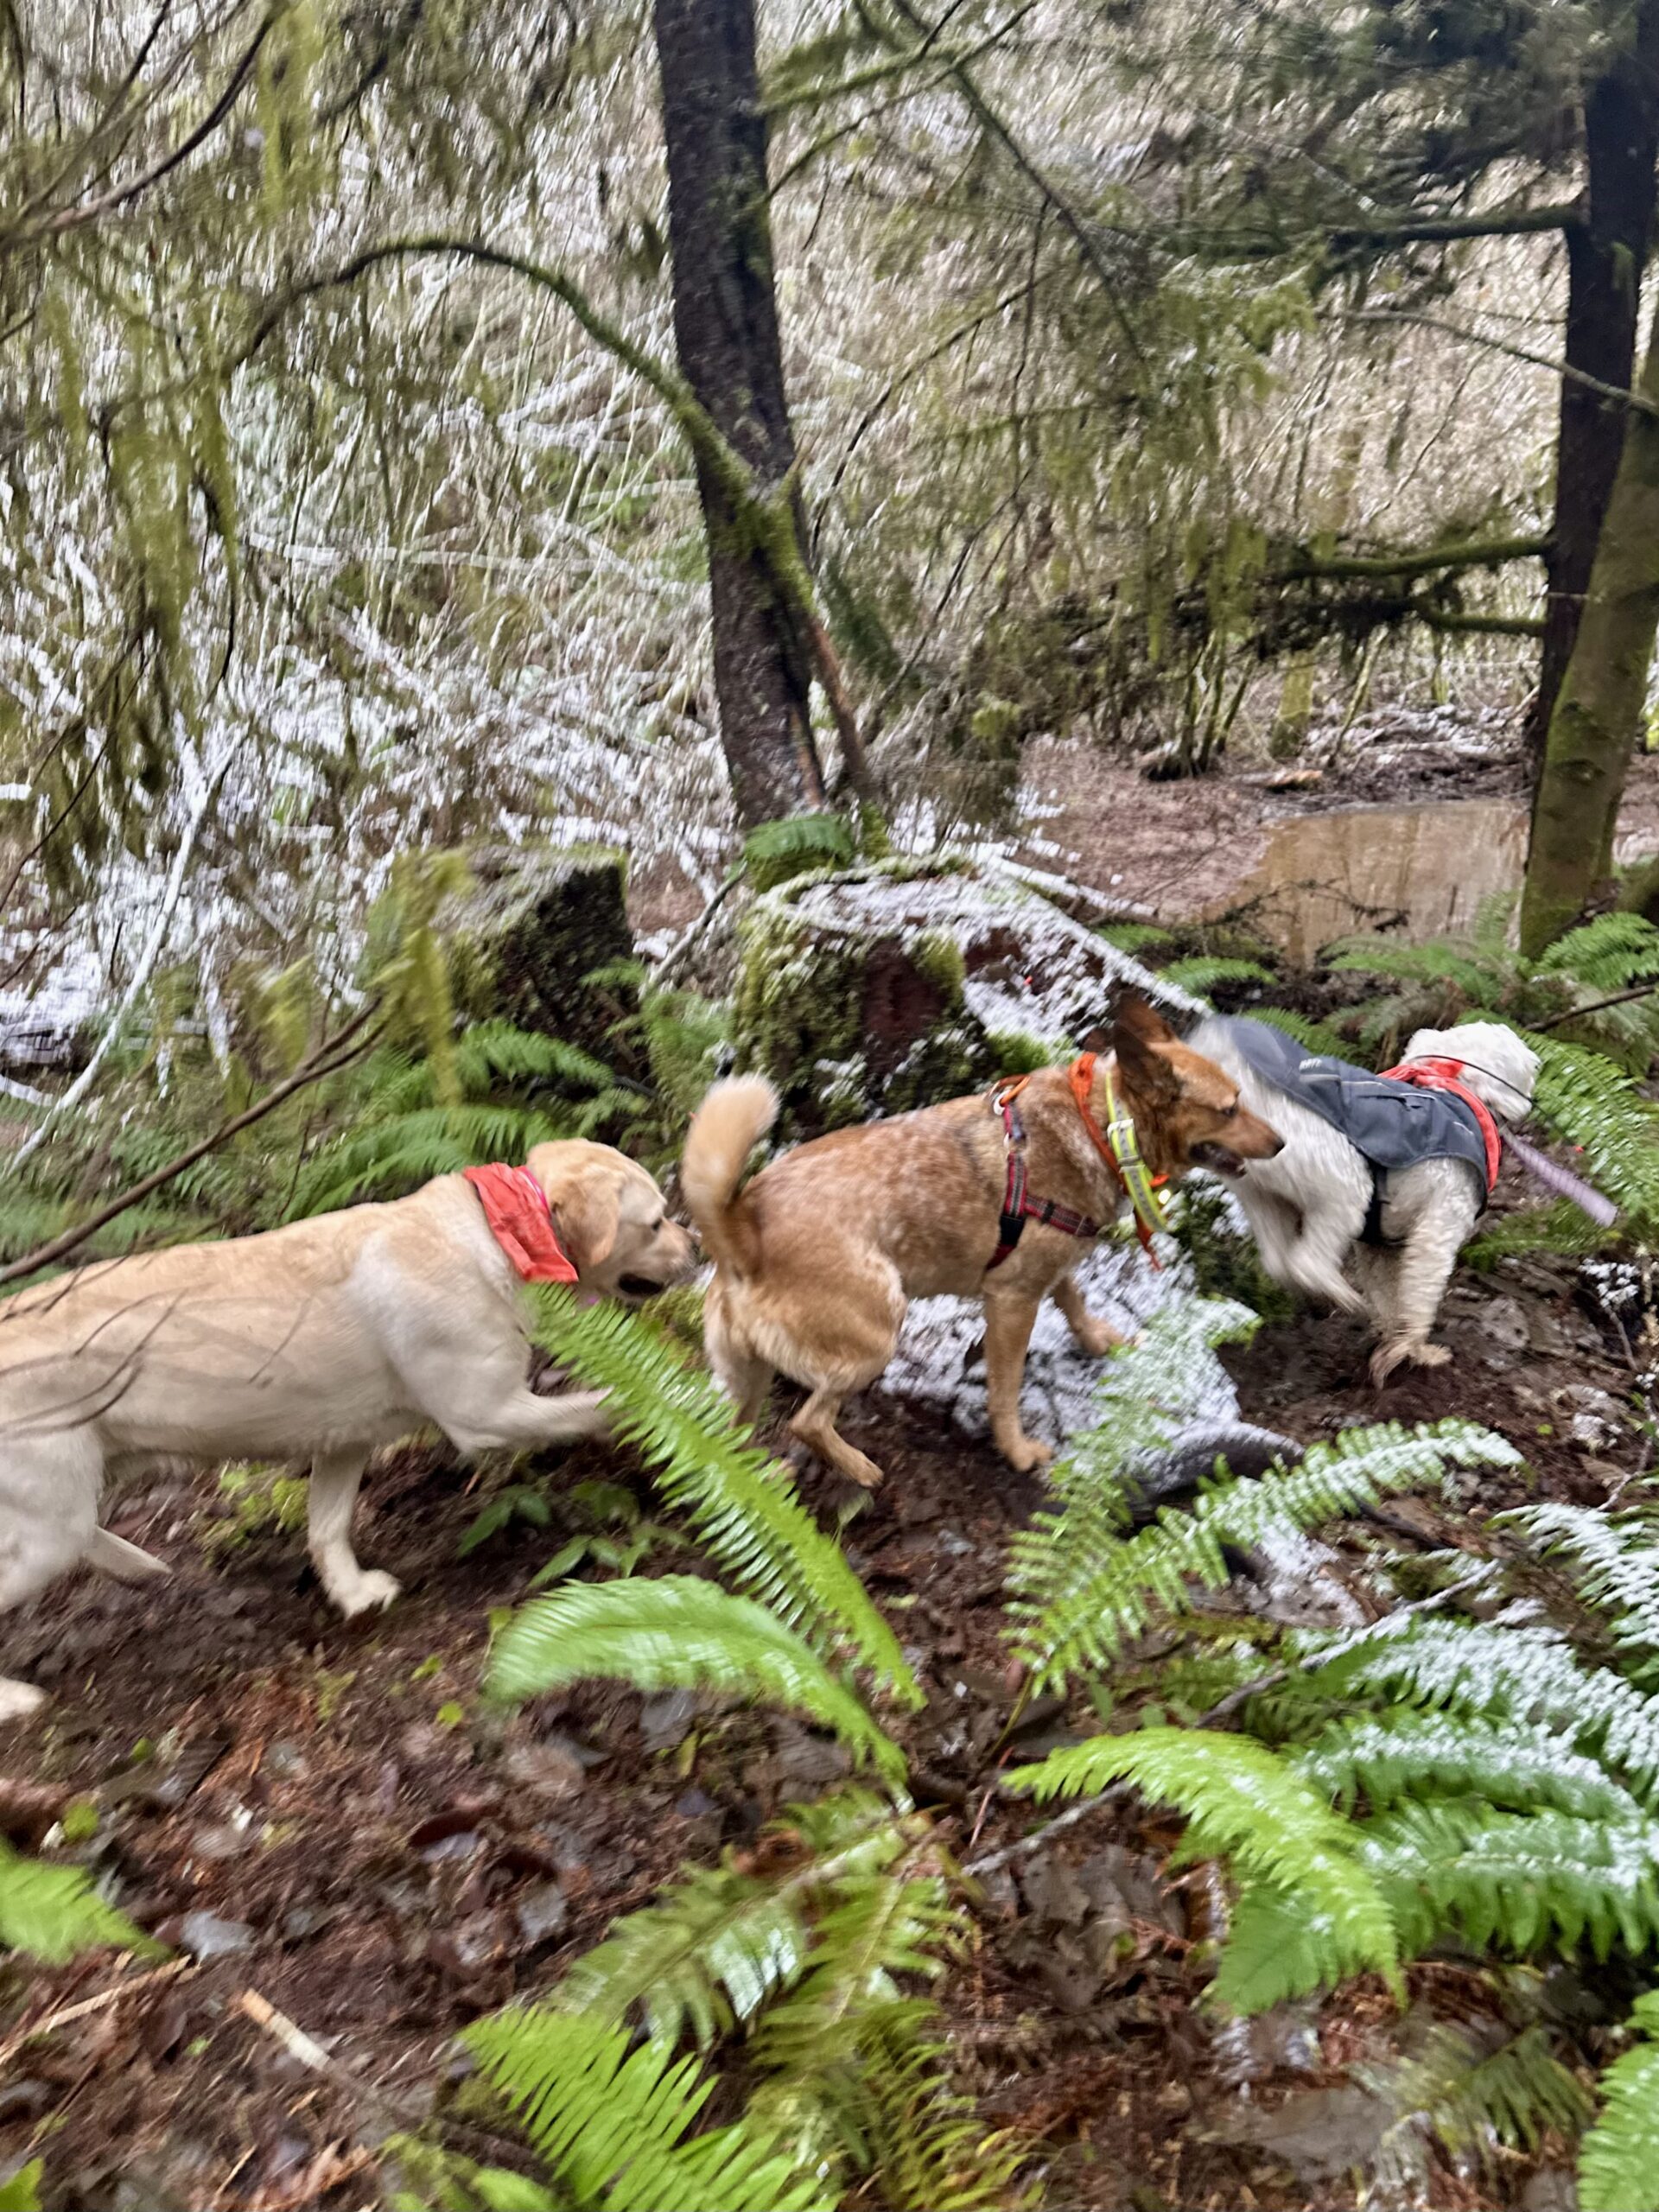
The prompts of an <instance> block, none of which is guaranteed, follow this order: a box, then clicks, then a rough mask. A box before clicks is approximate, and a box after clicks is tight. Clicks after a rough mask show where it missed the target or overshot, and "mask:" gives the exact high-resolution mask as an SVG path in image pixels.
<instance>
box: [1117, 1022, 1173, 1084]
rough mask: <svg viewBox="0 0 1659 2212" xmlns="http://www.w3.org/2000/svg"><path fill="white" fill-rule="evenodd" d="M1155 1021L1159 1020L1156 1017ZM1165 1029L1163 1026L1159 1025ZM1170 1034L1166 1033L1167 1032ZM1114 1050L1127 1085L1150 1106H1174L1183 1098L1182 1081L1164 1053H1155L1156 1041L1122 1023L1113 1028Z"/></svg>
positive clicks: (1132, 1026)
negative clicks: (1173, 1104)
mask: <svg viewBox="0 0 1659 2212" xmlns="http://www.w3.org/2000/svg"><path fill="white" fill-rule="evenodd" d="M1153 1019H1154V1020H1157V1017H1156V1015H1154V1017H1153ZM1158 1026H1159V1028H1160V1030H1163V1024H1162V1023H1161V1022H1160V1023H1159V1025H1158ZM1164 1034H1165V1035H1166V1036H1167V1035H1168V1034H1169V1033H1168V1032H1167V1031H1166V1030H1164ZM1112 1050H1113V1052H1116V1055H1117V1065H1118V1067H1119V1070H1120V1071H1121V1072H1122V1077H1123V1081H1124V1084H1125V1086H1126V1087H1127V1088H1128V1090H1132V1091H1134V1093H1135V1096H1136V1097H1137V1098H1141V1099H1144V1100H1145V1102H1146V1103H1147V1105H1149V1106H1163V1105H1168V1104H1170V1103H1173V1101H1174V1100H1175V1099H1177V1098H1179V1096H1180V1095H1181V1079H1180V1077H1179V1076H1178V1075H1177V1074H1176V1072H1175V1071H1174V1069H1173V1067H1171V1065H1169V1062H1168V1061H1167V1060H1166V1058H1164V1056H1163V1054H1162V1053H1161V1052H1154V1050H1153V1049H1152V1042H1151V1040H1150V1039H1147V1038H1146V1037H1144V1036H1143V1035H1142V1034H1141V1031H1140V1029H1139V1028H1138V1027H1135V1026H1134V1025H1132V1024H1130V1023H1128V1022H1124V1021H1122V1020H1119V1021H1118V1022H1116V1023H1115V1024H1114V1026H1113V1029H1112Z"/></svg>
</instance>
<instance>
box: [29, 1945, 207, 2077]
mask: <svg viewBox="0 0 1659 2212" xmlns="http://www.w3.org/2000/svg"><path fill="white" fill-rule="evenodd" d="M194 1965H195V1961H194V1959H169V1960H168V1961H167V1964H166V1965H165V1966H160V1967H151V1968H150V1970H149V1973H148V1974H135V1975H134V1976H133V1978H132V1980H130V1981H117V1982H111V1985H110V1986H109V1987H108V1988H107V1989H101V1990H99V1993H98V1995H97V1996H96V1997H83V1998H82V1999H80V2000H79V2003H78V2004H74V2005H59V2007H58V2009H57V2011H56V2012H48V2013H46V2014H45V2015H44V2016H43V2017H42V2018H40V2019H38V2020H32V2021H30V2022H29V2023H28V2024H26V2025H25V2026H23V2027H21V2028H19V2029H18V2030H17V2031H16V2034H14V2035H10V2036H8V2037H7V2038H6V2040H5V2042H4V2043H0V2069H3V2068H5V2067H7V2066H9V2065H10V2063H11V2062H12V2060H13V2059H14V2058H16V2056H17V2054H18V2052H19V2051H20V2050H22V2048H23V2046H24V2044H30V2043H33V2042H34V2041H35V2037H37V2036H49V2035H51V2034H52V2033H54V2031H55V2030H57V2029H59V2028H67V2026H68V2024H69V2023H70V2021H71V2020H84V2019H85V2018H86V2017H87V2015H88V2014H89V2013H92V2012H106V2011H107V2010H108V2009H109V2007H110V2006H111V2005H118V2004H119V2003H120V2002H121V1999H123V1998H124V1997H132V1996H135V1995H136V1994H137V1992H138V1991H139V1990H141V1989H149V1988H152V1987H153V1986H155V1984H156V1982H158V1981H171V1980H173V1978H174V1977H175V1975H176V1974H188V1973H189V1972H190V1970H191V1968H192V1967H194Z"/></svg>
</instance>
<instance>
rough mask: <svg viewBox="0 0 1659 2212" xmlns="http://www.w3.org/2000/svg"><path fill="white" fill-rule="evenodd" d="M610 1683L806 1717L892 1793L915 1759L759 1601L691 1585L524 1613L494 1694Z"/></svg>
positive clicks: (536, 1603) (534, 1607)
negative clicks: (685, 1692) (686, 1692)
mask: <svg viewBox="0 0 1659 2212" xmlns="http://www.w3.org/2000/svg"><path fill="white" fill-rule="evenodd" d="M594 1675H600V1676H606V1677H612V1678H615V1679H619V1680H620V1681H627V1682H632V1684H633V1685H634V1687H635V1688H638V1689H642V1690H663V1689H708V1690H713V1691H715V1692H717V1693H718V1694H721V1696H725V1697H731V1698H745V1699H747V1700H752V1701H754V1702H757V1703H764V1704H768V1705H776V1706H782V1707H788V1708H791V1709H792V1710H793V1711H795V1712H798V1713H804V1714H805V1715H806V1716H807V1718H808V1719H810V1720H812V1721H814V1722H815V1723H816V1724H817V1726H819V1727H821V1728H827V1729H829V1730H830V1731H831V1732H833V1733H834V1734H835V1735H836V1736H837V1737H839V1738H840V1739H841V1741H842V1743H843V1744H844V1745H846V1746H847V1748H848V1750H849V1751H850V1752H851V1753H852V1755H853V1758H855V1760H857V1761H858V1762H860V1763H862V1762H863V1761H865V1760H867V1759H868V1761H869V1762H870V1763H871V1764H873V1765H874V1767H875V1768H876V1769H877V1770H878V1771H879V1772H880V1773H881V1774H882V1775H884V1776H885V1777H887V1780H888V1782H889V1783H893V1784H894V1785H896V1784H897V1783H899V1782H900V1781H901V1780H902V1778H903V1776H904V1770H905V1762H904V1755H903V1753H902V1752H901V1751H899V1746H898V1745H896V1744H895V1743H894V1742H893V1739H892V1738H891V1737H888V1736H885V1735H883V1733H882V1732H881V1731H880V1729H879V1728H878V1727H877V1726H876V1725H875V1723H874V1721H873V1720H872V1719H871V1718H870V1716H869V1713H868V1711H867V1710H866V1709H865V1707H864V1706H863V1705H862V1704H861V1701H860V1700H859V1699H858V1698H857V1697H856V1696H855V1694H854V1693H853V1692H852V1691H851V1690H849V1689H848V1688H846V1687H845V1686H844V1685H843V1684H842V1683H841V1682H839V1681H836V1678H835V1677H834V1675H831V1674H830V1673H829V1669H827V1668H826V1667H825V1665H824V1663H823V1661H822V1660H821V1659H820V1658H819V1657H818V1656H817V1653H816V1652H815V1651H813V1649H811V1647H810V1645H809V1644H808V1643H805V1642H804V1639H803V1638H802V1637H799V1636H798V1635H797V1634H796V1633H795V1631H794V1630H792V1629H791V1628H788V1627H786V1626H785V1624H784V1623H783V1622H782V1621H780V1620H779V1618H777V1616H776V1615H775V1614H773V1613H771V1612H768V1611H767V1610H766V1607H765V1606H764V1605H756V1604H755V1602H754V1600H753V1599H752V1598H734V1597H733V1596H732V1595H731V1593H730V1592H728V1591H725V1590H721V1588H720V1587H719V1586H717V1585H716V1584H715V1583H712V1582H699V1581H697V1580H696V1579H695V1578H694V1577H693V1576H690V1575H679V1574H673V1575H662V1576H658V1577H657V1578H656V1579H655V1580H648V1581H647V1580H626V1581H621V1582H603V1583H596V1584H584V1585H578V1586H571V1587H569V1588H567V1589H564V1590H563V1591H561V1592H559V1594H558V1595H557V1596H556V1597H554V1598H538V1599H534V1600H532V1602H531V1604H529V1605H521V1606H520V1607H519V1609H518V1611H517V1612H516V1613H515V1614H514V1615H513V1617H512V1619H511V1620H510V1621H509V1622H508V1623H507V1624H506V1626H505V1628H504V1629H503V1630H501V1633H500V1635H499V1637H497V1638H496V1641H495V1643H494V1646H493V1649H492V1651H491V1654H490V1664H489V1671H488V1675H487V1677H486V1688H487V1689H488V1691H489V1693H490V1694H491V1695H492V1696H493V1697H499V1698H504V1699H508V1700H513V1701H515V1702H522V1701H523V1700H524V1699H525V1698H531V1697H543V1696H545V1695H546V1694H548V1693H549V1692H550V1691H551V1690H557V1689H565V1688H569V1686H570V1684H571V1683H573V1682H578V1681H584V1680H586V1679H588V1677H591V1676H594Z"/></svg>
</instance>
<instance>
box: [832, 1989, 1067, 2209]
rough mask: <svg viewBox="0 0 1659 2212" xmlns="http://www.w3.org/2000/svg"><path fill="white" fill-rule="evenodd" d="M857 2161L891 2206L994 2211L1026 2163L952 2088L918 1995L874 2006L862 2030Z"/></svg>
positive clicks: (932, 2018)
mask: <svg viewBox="0 0 1659 2212" xmlns="http://www.w3.org/2000/svg"><path fill="white" fill-rule="evenodd" d="M864 2050H865V2058H864V2065H863V2078H862V2082H861V2091H862V2097H861V2102H862V2106H863V2110H862V2112H861V2113H860V2115H859V2123H858V2145H857V2148H858V2157H857V2160H856V2163H857V2164H858V2165H859V2166H861V2167H862V2168H864V2169H865V2170H867V2171H870V2172H872V2173H874V2176H875V2177H876V2178H877V2181H878V2183H879V2187H880V2202H882V2203H884V2204H888V2205H891V2206H892V2207H893V2212H998V2208H1006V2207H1007V2206H1008V2205H1009V2204H1010V2203H1011V2202H1025V2201H1028V2200H1027V2199H1025V2198H1024V2197H1023V2196H1014V2195H1013V2192H1014V2189H1015V2177H1016V2175H1017V2173H1018V2171H1019V2168H1020V2164H1021V2163H1022V2161H1023V2155H1024V2154H1023V2153H1022V2152H1021V2151H1020V2148H1019V2145H1017V2143H1016V2142H1014V2140H1012V2139H1010V2138H1009V2137H1007V2136H1006V2135H988V2134H987V2133H986V2132H985V2129H984V2126H983V2124H982V2122H981V2121H980V2120H977V2119H976V2116H975V2113H974V2108H973V2106H972V2105H971V2103H970V2102H969V2100H968V2099H967V2098H966V2097H964V2096H963V2095H962V2094H960V2092H959V2091H957V2090H956V2089H955V2088H953V2087H952V2086H951V2082H950V2050H949V2046H948V2044H947V2043H946V2040H945V2037H944V2032H943V2031H942V2028H941V2025H940V2024H939V2019H938V2013H937V2012H936V2011H935V2009H934V2007H933V2006H932V2005H928V2004H925V2003H922V2002H919V2001H917V2000H913V1999H912V2000H911V2001H909V2002H905V2001H903V2000H893V2001H890V2002H888V2003H887V2004H885V2005H880V2006H878V2007H877V2008H876V2009H875V2011H874V2013H873V2016H872V2018H871V2021H870V2024H869V2027H868V2031H867V2032H866V2035H865V2037H864Z"/></svg>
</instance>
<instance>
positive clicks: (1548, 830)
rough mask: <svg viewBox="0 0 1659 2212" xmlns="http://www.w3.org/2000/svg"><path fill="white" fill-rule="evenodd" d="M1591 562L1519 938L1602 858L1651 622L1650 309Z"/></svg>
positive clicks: (1551, 931)
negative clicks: (1633, 396) (1634, 399)
mask: <svg viewBox="0 0 1659 2212" xmlns="http://www.w3.org/2000/svg"><path fill="white" fill-rule="evenodd" d="M1636 388H1637V392H1638V394H1639V395H1640V396H1641V397H1643V398H1645V399H1646V400H1648V401H1649V402H1650V403H1651V404H1652V405H1653V407H1654V408H1655V410H1656V411H1655V412H1653V413H1649V412H1648V411H1647V410H1643V409H1637V408H1631V409H1630V410H1627V415H1626V423H1625V431H1624V450H1623V452H1622V453H1621V454H1620V456H1619V463H1618V474H1617V475H1616V476H1615V477H1614V479H1613V488H1612V492H1611V495H1610V497H1609V499H1608V501H1607V513H1606V517H1605V520H1604V521H1603V523H1602V526H1601V537H1600V542H1599V544H1598V546H1597V548H1596V557H1595V563H1594V565H1593V566H1592V569H1591V571H1590V582H1589V588H1588V590H1587V592H1586V594H1585V601H1584V609H1583V613H1582V614H1581V616H1580V621H1579V629H1578V636H1577V638H1576V639H1575V640H1574V643H1573V653H1572V658H1571V659H1570V660H1569V661H1568V663H1567V672H1566V674H1565V676H1564V677H1562V680H1561V688H1560V694H1559V696H1557V699H1556V702H1555V710H1554V713H1553V714H1552V715H1551V716H1550V719H1549V736H1548V742H1547V743H1546V746H1545V748H1544V760H1543V766H1542V770H1541V774H1540V776H1539V779H1538V788H1537V791H1536V794H1535V798H1534V802H1533V813H1532V839H1531V842H1530V844H1529V848H1528V851H1527V874H1526V881H1525V884H1524V886H1523V887H1522V894H1521V949H1522V951H1523V952H1525V953H1528V954H1529V955H1533V956H1535V955H1537V954H1538V953H1540V952H1541V951H1542V950H1544V948H1545V947H1546V946H1547V945H1549V944H1554V941H1555V939H1556V938H1558V937H1560V935H1561V934H1562V933H1563V931H1566V930H1568V929H1570V928H1571V927H1572V925H1573V922H1574V921H1575V920H1576V918H1578V916H1579V914H1580V912H1582V911H1583V909H1584V906H1585V904H1586V900H1587V899H1589V897H1590V894H1591V893H1592V890H1593V889H1594V887H1595V885H1596V883H1597V881H1598V880H1599V879H1600V878H1601V877H1602V876H1603V875H1605V874H1606V873H1607V871H1608V868H1609V865H1610V861H1611V853H1612V842H1613V828H1614V824H1615V823H1616V822H1617V820H1618V803H1619V800H1620V798H1622V797H1623V796H1624V776H1625V772H1626V770H1627V769H1628V768H1629V766H1630V754H1631V753H1632V752H1633V751H1634V749H1635V747H1636V742H1637V734H1638V733H1639V731H1640V730H1641V728H1642V721H1643V709H1644V707H1645V705H1646V702H1647V689H1648V669H1649V663H1650V662H1651V660H1652V658H1653V642H1654V637H1655V634H1656V632H1659V314H1656V315H1655V317H1654V321H1653V326H1652V328H1651V329H1650V331H1649V337H1648V353H1647V359H1645V361H1644V362H1643V365H1642V375H1641V380H1640V382H1639V383H1638V384H1637V387H1636Z"/></svg>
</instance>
